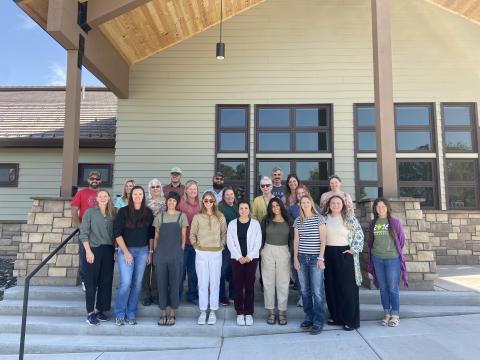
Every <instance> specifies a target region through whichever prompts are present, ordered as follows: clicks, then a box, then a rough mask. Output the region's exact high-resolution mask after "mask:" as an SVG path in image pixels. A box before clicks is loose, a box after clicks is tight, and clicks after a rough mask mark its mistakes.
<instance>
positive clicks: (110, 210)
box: [97, 189, 117, 219]
mask: <svg viewBox="0 0 480 360" xmlns="http://www.w3.org/2000/svg"><path fill="white" fill-rule="evenodd" d="M101 192H104V193H106V194H107V195H108V202H107V206H106V207H105V215H106V216H107V218H110V219H113V218H114V217H115V216H116V215H117V209H116V208H115V206H113V203H112V196H111V195H110V193H109V192H108V190H105V189H99V190H98V191H97V196H98V194H100V193H101Z"/></svg>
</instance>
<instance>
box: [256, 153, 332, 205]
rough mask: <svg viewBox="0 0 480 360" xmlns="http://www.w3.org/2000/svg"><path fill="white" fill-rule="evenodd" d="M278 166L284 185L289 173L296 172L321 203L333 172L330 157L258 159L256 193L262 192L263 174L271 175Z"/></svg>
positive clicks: (314, 197) (317, 201)
mask: <svg viewBox="0 0 480 360" xmlns="http://www.w3.org/2000/svg"><path fill="white" fill-rule="evenodd" d="M277 166H278V167H279V168H280V169H282V172H283V181H282V182H283V184H284V185H285V181H286V178H287V175H288V174H290V173H293V174H296V175H297V177H298V179H299V180H300V182H301V183H302V184H304V185H306V186H307V187H308V189H309V190H310V193H311V195H312V197H313V199H314V200H315V202H316V203H319V202H320V196H321V195H322V194H323V193H324V192H326V191H328V178H329V176H330V175H331V174H332V161H331V160H330V159H325V160H324V159H322V160H318V159H315V160H314V159H295V160H290V159H288V160H287V159H275V160H272V159H269V160H257V179H256V180H257V181H256V187H255V193H256V195H259V194H260V188H259V186H260V179H261V178H262V177H263V176H268V177H271V174H272V170H273V168H274V167H277Z"/></svg>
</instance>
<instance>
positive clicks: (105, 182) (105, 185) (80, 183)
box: [77, 163, 113, 188]
mask: <svg viewBox="0 0 480 360" xmlns="http://www.w3.org/2000/svg"><path fill="white" fill-rule="evenodd" d="M87 167H89V168H91V167H93V168H95V167H97V168H104V167H105V168H108V179H103V178H102V182H101V183H100V187H101V188H111V187H112V186H113V164H106V163H81V164H78V177H77V185H78V187H88V182H84V181H83V180H82V179H83V176H82V174H83V172H84V171H85V168H87Z"/></svg>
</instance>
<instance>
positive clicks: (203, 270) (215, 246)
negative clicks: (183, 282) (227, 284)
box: [190, 191, 227, 325]
mask: <svg viewBox="0 0 480 360" xmlns="http://www.w3.org/2000/svg"><path fill="white" fill-rule="evenodd" d="M226 238H227V222H226V221H225V217H224V216H223V214H222V213H221V212H220V211H219V210H218V204H217V201H216V200H215V195H214V194H213V193H212V192H211V191H207V192H205V193H204V194H203V196H202V207H201V210H200V213H199V214H197V215H195V216H194V217H193V219H192V224H191V227H190V242H191V244H192V246H193V248H194V249H195V253H196V255H195V269H196V271H197V278H198V296H199V307H200V316H199V317H198V324H199V325H205V324H206V323H207V309H210V313H209V315H208V324H209V325H213V324H215V323H216V322H217V317H216V315H215V311H216V310H218V295H219V287H220V274H221V270H222V250H223V248H224V246H225V240H226ZM209 290H210V294H209ZM209 305H210V306H209Z"/></svg>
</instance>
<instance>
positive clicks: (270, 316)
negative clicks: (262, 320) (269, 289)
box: [267, 311, 276, 325]
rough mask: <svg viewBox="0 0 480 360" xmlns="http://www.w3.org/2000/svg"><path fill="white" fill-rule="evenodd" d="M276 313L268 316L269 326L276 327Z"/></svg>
mask: <svg viewBox="0 0 480 360" xmlns="http://www.w3.org/2000/svg"><path fill="white" fill-rule="evenodd" d="M275 321H276V318H275V313H274V312H273V311H270V312H269V313H268V316H267V324H268V325H275Z"/></svg>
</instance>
